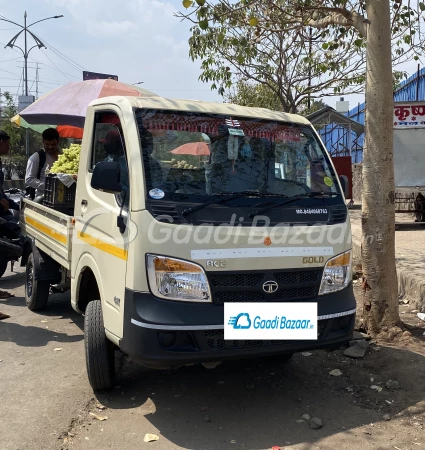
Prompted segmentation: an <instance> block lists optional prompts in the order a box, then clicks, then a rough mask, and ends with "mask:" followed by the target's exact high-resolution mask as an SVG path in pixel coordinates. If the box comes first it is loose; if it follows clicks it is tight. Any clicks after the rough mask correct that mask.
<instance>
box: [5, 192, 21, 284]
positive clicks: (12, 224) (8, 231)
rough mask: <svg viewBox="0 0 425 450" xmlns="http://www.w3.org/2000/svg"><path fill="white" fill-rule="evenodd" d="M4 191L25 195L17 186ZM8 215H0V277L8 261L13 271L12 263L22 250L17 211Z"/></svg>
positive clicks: (12, 194) (11, 194)
mask: <svg viewBox="0 0 425 450" xmlns="http://www.w3.org/2000/svg"><path fill="white" fill-rule="evenodd" d="M5 193H6V194H9V195H10V196H16V195H19V196H20V197H23V196H25V192H24V191H22V190H20V189H17V188H11V189H8V190H7V191H5ZM19 202H20V200H19ZM19 202H17V203H19ZM14 213H16V214H14ZM10 216H11V217H10ZM10 216H8V217H7V218H5V216H4V215H3V217H2V216H0V278H1V277H2V276H3V275H4V272H5V271H6V269H7V265H8V263H9V262H10V263H11V270H12V271H13V265H14V263H15V262H17V261H18V260H19V258H20V257H21V256H22V252H23V239H22V236H21V227H20V226H19V215H18V212H17V211H13V212H11V213H10Z"/></svg>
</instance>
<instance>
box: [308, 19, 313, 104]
mask: <svg viewBox="0 0 425 450" xmlns="http://www.w3.org/2000/svg"><path fill="white" fill-rule="evenodd" d="M311 41H312V29H311V27H309V39H308V57H309V64H308V109H309V111H310V108H311V56H312V55H311V47H312V42H311Z"/></svg>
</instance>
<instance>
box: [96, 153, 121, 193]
mask: <svg viewBox="0 0 425 450" xmlns="http://www.w3.org/2000/svg"><path fill="white" fill-rule="evenodd" d="M120 175H121V172H120V165H119V164H118V163H116V162H112V161H111V162H109V161H101V162H99V163H97V164H96V165H95V167H94V170H93V175H92V177H91V187H92V188H93V189H96V190H97V191H102V192H108V193H109V194H119V193H120V192H121V191H122V186H121V182H120Z"/></svg>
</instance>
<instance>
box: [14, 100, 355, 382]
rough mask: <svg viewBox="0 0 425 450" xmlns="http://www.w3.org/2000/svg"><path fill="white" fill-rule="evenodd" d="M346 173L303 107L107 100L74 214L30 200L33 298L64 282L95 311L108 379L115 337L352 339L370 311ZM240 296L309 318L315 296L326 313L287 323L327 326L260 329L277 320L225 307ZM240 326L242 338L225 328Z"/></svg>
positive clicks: (260, 345) (280, 344)
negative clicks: (359, 306)
mask: <svg viewBox="0 0 425 450" xmlns="http://www.w3.org/2000/svg"><path fill="white" fill-rule="evenodd" d="M205 159H207V160H208V161H205ZM276 167H279V170H276ZM342 185H343V183H342V182H341V181H340V180H339V178H338V176H337V174H336V173H335V170H334V167H333V165H332V162H331V160H330V158H329V155H328V154H327V152H326V149H325V147H324V145H323V143H322V142H321V141H320V138H319V137H318V134H317V133H316V131H315V130H314V128H313V127H312V126H311V124H310V123H309V122H308V121H307V120H306V119H304V118H302V117H300V116H296V115H290V114H285V113H281V112H275V111H269V110H266V109H261V108H246V107H240V106H235V105H230V104H218V103H202V102H195V101H177V100H167V99H163V98H159V97H158V98H135V97H131V98H130V97H109V98H102V99H100V100H96V101H94V102H92V103H91V104H90V105H89V106H88V109H87V115H86V121H85V128H84V138H83V142H82V149H81V156H80V166H79V171H78V181H77V186H76V193H75V204H74V205H73V211H68V212H67V213H66V212H63V211H62V212H61V211H59V210H57V208H56V207H55V205H53V208H52V204H49V205H50V206H46V205H43V204H40V203H36V202H33V201H30V200H24V202H23V208H22V218H21V223H22V228H23V233H24V236H25V237H26V244H25V250H24V256H23V258H22V265H26V301H27V305H28V307H29V308H30V309H31V310H39V309H42V308H44V307H45V306H46V303H47V301H48V296H49V291H50V289H51V288H52V287H53V288H56V289H59V290H66V289H70V291H71V301H72V306H73V308H74V309H75V310H76V311H78V312H80V313H82V314H84V316H85V323H84V335H85V344H86V345H85V349H86V361H87V371H88V377H89V381H90V383H91V386H92V387H93V389H105V388H109V387H111V385H112V383H113V377H114V357H113V356H114V351H115V350H116V349H120V350H121V351H122V352H124V353H126V354H128V355H130V357H131V358H132V359H134V360H136V361H138V362H139V363H141V364H142V365H144V366H146V367H152V368H166V367H173V366H180V365H185V364H193V363H202V362H208V361H210V362H211V361H222V360H226V359H236V358H241V357H259V356H272V355H273V356H276V355H277V356H281V357H282V358H287V357H289V356H290V355H291V354H293V353H294V352H298V351H304V350H310V349H316V348H334V347H335V346H340V345H342V344H344V343H346V342H347V341H349V340H350V339H351V337H352V332H353V328H354V319H355V311H356V304H355V299H354V295H353V289H352V284H351V264H352V263H351V231H350V225H349V218H348V214H347V208H346V205H345V198H344V189H343V187H342ZM62 189H63V188H62ZM55 208H56V209H55ZM235 304H240V305H244V310H243V311H241V314H239V316H240V317H242V318H247V317H248V315H249V314H250V313H252V314H254V312H252V311H253V308H254V307H256V308H258V307H259V308H262V309H263V312H264V314H266V311H267V310H268V309H267V308H269V309H270V308H274V306H276V308H278V307H279V308H284V307H285V305H286V304H288V305H289V306H290V305H293V308H294V311H295V310H297V311H298V314H299V317H301V316H300V314H302V311H303V310H304V309H305V311H307V309H308V308H311V307H313V309H312V310H313V313H314V318H313V319H314V320H311V321H309V322H307V321H306V320H304V321H303V320H301V319H299V320H293V321H290V320H288V321H287V322H286V323H287V324H289V323H292V324H293V327H292V328H303V327H305V324H307V323H309V324H310V325H309V326H310V328H312V329H314V332H313V334H314V336H313V338H311V334H310V337H309V338H291V337H290V333H292V330H289V329H287V330H283V331H284V333H287V334H284V333H283V331H280V332H279V330H275V331H276V333H277V334H276V335H273V336H272V337H270V336H271V335H269V334H267V337H261V336H266V334H264V335H262V334H261V333H260V332H267V333H271V332H272V331H271V330H260V329H259V328H273V327H274V325H273V324H277V323H278V322H277V320H276V321H275V320H273V321H272V320H265V319H264V320H260V319H259V317H260V316H258V315H257V316H256V317H255V319H254V320H253V323H252V328H251V330H247V328H249V327H250V326H251V321H247V323H245V324H244V325H238V324H237V323H236V322H237V320H236V319H237V318H236V319H234V318H230V320H229V319H228V318H227V316H226V307H228V306H229V305H230V306H229V307H234V305H235ZM259 305H260V306H259ZM288 305H286V306H288ZM291 307H292V306H291ZM310 310H311V309H310ZM300 311H301V312H300ZM239 316H238V317H239ZM276 317H277V316H276ZM288 317H289V316H288ZM294 317H295V316H294ZM297 317H298V316H297ZM279 320H280V319H279ZM232 321H233V322H232ZM231 323H233V325H232V327H233V328H232V330H231V333H233V334H235V333H236V334H237V333H239V332H240V333H241V334H240V336H241V338H238V336H236V337H233V338H229V337H228V336H230V335H228V336H226V333H227V328H226V327H227V326H228V325H229V324H231ZM279 323H280V324H283V323H284V321H283V319H282V320H280V321H279ZM256 324H257V325H256ZM270 324H272V325H270ZM313 327H314V328H313ZM287 328H290V326H287ZM295 331H296V332H297V333H298V332H301V330H294V333H295ZM307 331H311V330H307ZM279 333H283V334H281V335H280V334H279ZM242 336H243V338H242ZM279 336H281V337H279ZM293 336H301V334H293Z"/></svg>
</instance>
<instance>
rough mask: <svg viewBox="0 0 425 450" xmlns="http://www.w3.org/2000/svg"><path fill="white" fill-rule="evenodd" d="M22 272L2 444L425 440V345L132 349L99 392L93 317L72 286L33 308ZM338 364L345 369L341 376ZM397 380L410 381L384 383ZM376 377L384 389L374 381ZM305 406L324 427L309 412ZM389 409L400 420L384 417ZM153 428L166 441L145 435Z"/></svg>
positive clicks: (391, 444) (9, 329) (4, 338)
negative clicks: (178, 353)
mask: <svg viewBox="0 0 425 450" xmlns="http://www.w3.org/2000/svg"><path fill="white" fill-rule="evenodd" d="M23 282H24V274H23V271H22V270H19V273H14V274H10V273H7V274H6V275H5V277H4V278H2V279H0V289H10V290H13V291H14V292H15V294H16V298H14V299H10V300H8V301H0V311H2V312H6V313H8V314H10V315H11V318H10V319H7V320H4V321H1V322H0V360H1V362H0V380H1V384H0V386H1V401H0V450H24V449H30V450H41V449H42V450H59V449H62V448H63V449H66V450H68V449H70V450H71V449H72V450H91V449H93V450H99V449H102V450H104V449H123V450H132V449H137V450H139V449H141V450H143V449H151V448H152V449H162V450H176V449H183V448H184V449H195V450H201V449H207V450H217V449H220V450H221V449H223V450H224V449H226V450H227V449H235V450H236V449H256V450H260V449H270V448H271V447H272V446H273V445H279V446H281V447H282V449H292V450H312V449H323V450H331V449H332V450H334V449H336V448H338V449H341V450H342V449H349V450H357V449H362V450H369V449H370V450H372V449H376V450H384V449H385V450H386V449H388V448H391V449H392V448H399V449H403V450H411V449H418V448H424V445H425V440H424V434H423V433H424V411H425V398H424V391H423V382H422V380H423V379H424V378H425V364H424V361H423V359H424V358H423V356H421V355H420V354H418V353H414V352H412V351H408V350H407V349H406V350H400V349H393V348H384V347H382V348H381V349H380V351H373V350H372V351H370V352H369V353H368V355H367V356H366V358H365V359H364V360H350V359H348V358H347V357H344V356H343V355H342V352H334V353H327V352H325V351H318V352H313V353H312V354H309V355H301V354H299V355H295V356H294V358H293V360H292V361H290V362H288V363H283V362H281V361H276V360H275V361H269V362H267V361H258V360H257V361H246V362H235V363H231V364H230V363H229V364H222V365H221V366H219V367H218V368H216V369H214V370H206V369H205V368H203V367H200V366H192V367H186V368H181V369H178V370H173V371H166V372H157V371H149V370H145V369H142V368H140V367H139V366H137V365H136V364H132V363H131V362H130V361H128V360H125V359H124V358H121V359H118V360H121V361H122V362H123V364H122V366H121V368H120V371H119V375H118V378H117V381H116V389H113V390H112V392H108V393H103V394H99V395H98V396H97V398H96V399H95V400H94V395H93V392H92V390H91V389H90V387H89V385H88V382H87V378H86V373H85V361H84V346H83V333H82V318H81V317H80V316H79V315H78V314H76V313H75V312H73V310H72V309H71V307H70V304H69V297H68V296H67V295H56V296H52V297H51V299H50V301H49V307H48V309H47V311H46V312H45V313H43V314H35V313H32V312H30V311H28V310H27V309H26V307H25V306H24V299H23V293H24V290H23ZM58 348H61V349H62V350H60V351H55V349H58ZM336 368H339V369H340V370H341V372H342V375H341V376H340V377H332V376H330V375H329V371H331V370H333V369H336ZM371 378H373V382H372V381H371ZM390 379H391V380H397V381H399V382H400V387H401V389H400V390H397V391H390V390H388V389H385V383H386V382H387V381H388V380H390ZM372 383H373V384H375V385H379V386H384V389H383V390H382V391H381V392H378V391H375V390H371V389H370V386H371V384H372ZM96 402H100V403H101V404H103V405H104V406H106V409H104V410H99V409H96V408H95V404H96ZM90 412H94V413H95V414H97V415H98V416H106V417H108V418H107V419H106V420H105V421H98V420H97V419H95V418H93V416H91V415H90ZM305 413H308V414H310V415H311V416H317V417H319V418H320V419H321V420H322V422H323V428H321V429H319V430H313V429H311V428H310V424H309V423H308V422H303V421H300V418H301V416H302V415H303V414H305ZM385 413H388V414H390V416H391V419H392V420H391V421H389V422H387V421H383V420H382V419H383V414H385ZM146 433H153V434H156V435H158V437H159V441H158V442H152V443H145V442H144V437H145V434H146ZM66 436H67V438H66V439H64V438H65V437H66Z"/></svg>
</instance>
